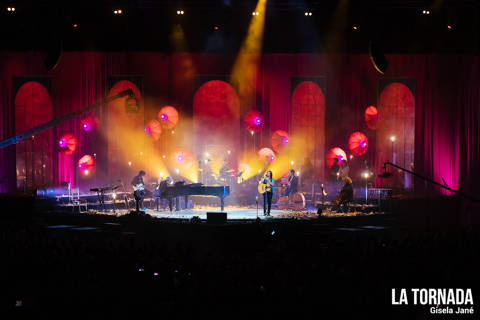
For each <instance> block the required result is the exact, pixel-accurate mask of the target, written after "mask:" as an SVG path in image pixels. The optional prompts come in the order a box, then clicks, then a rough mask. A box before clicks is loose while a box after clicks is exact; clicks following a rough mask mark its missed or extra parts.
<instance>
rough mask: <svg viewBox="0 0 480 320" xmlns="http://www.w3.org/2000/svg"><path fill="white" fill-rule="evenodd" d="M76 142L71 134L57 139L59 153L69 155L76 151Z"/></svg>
mask: <svg viewBox="0 0 480 320" xmlns="http://www.w3.org/2000/svg"><path fill="white" fill-rule="evenodd" d="M77 144H78V140H77V138H76V137H75V136H74V135H73V134H70V133H68V134H64V135H63V136H62V137H61V138H60V139H58V149H59V151H60V152H61V153H63V154H66V155H69V154H72V153H73V152H74V151H75V150H76V149H77Z"/></svg>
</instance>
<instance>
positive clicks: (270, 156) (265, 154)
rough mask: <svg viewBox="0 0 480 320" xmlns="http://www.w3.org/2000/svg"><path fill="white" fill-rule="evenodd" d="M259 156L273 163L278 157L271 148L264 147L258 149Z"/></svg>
mask: <svg viewBox="0 0 480 320" xmlns="http://www.w3.org/2000/svg"><path fill="white" fill-rule="evenodd" d="M258 158H259V159H260V161H262V162H263V163H271V162H274V161H275V159H276V156H275V152H273V150H272V149H270V148H262V149H260V150H259V151H258Z"/></svg>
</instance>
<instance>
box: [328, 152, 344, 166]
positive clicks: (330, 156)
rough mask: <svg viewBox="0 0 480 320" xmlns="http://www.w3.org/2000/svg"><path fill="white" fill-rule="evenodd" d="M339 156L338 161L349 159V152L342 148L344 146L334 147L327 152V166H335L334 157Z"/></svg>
mask: <svg viewBox="0 0 480 320" xmlns="http://www.w3.org/2000/svg"><path fill="white" fill-rule="evenodd" d="M335 158H337V159H338V162H341V161H342V160H347V154H346V153H345V151H343V150H342V148H338V147H335V148H332V149H330V150H328V152H327V166H328V167H329V168H330V167H331V166H333V159H335Z"/></svg>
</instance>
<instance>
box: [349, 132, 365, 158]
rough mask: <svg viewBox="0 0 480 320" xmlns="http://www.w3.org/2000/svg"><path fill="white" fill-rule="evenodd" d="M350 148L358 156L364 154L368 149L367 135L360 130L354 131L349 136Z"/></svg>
mask: <svg viewBox="0 0 480 320" xmlns="http://www.w3.org/2000/svg"><path fill="white" fill-rule="evenodd" d="M348 149H350V151H351V152H352V153H353V154H354V155H356V156H362V155H364V154H365V153H366V152H367V149H368V139H367V136H366V135H364V134H363V133H361V132H360V131H356V132H354V133H352V134H351V135H350V138H348Z"/></svg>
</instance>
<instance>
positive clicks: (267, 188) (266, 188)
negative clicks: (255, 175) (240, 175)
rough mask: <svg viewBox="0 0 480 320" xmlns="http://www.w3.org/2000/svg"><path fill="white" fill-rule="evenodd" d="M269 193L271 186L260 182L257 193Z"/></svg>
mask: <svg viewBox="0 0 480 320" xmlns="http://www.w3.org/2000/svg"><path fill="white" fill-rule="evenodd" d="M262 181H263V180H262ZM270 191H272V186H271V185H270V184H268V183H263V182H260V183H259V184H258V193H260V194H263V193H265V192H270Z"/></svg>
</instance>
